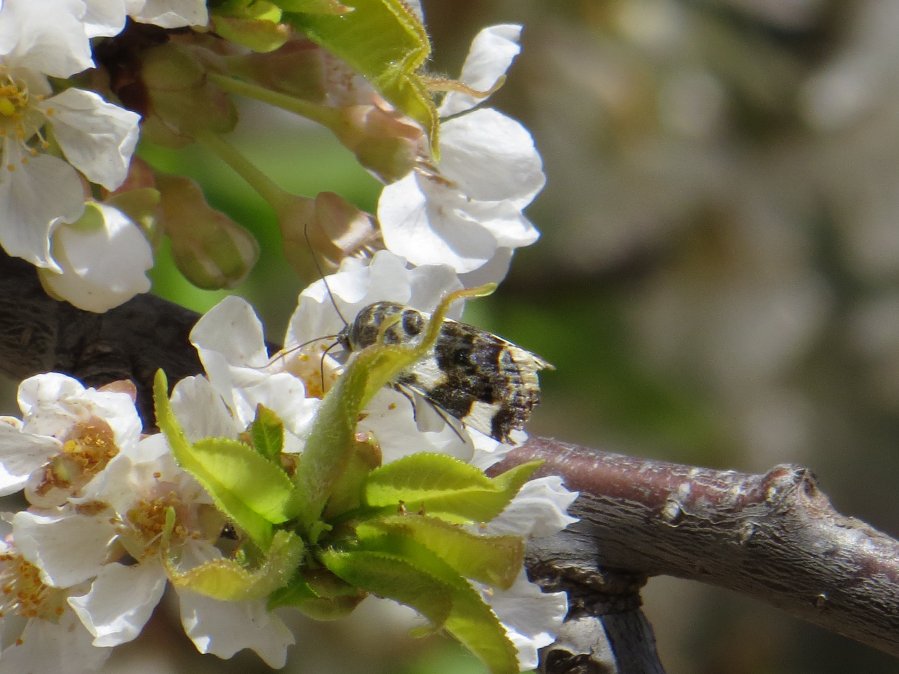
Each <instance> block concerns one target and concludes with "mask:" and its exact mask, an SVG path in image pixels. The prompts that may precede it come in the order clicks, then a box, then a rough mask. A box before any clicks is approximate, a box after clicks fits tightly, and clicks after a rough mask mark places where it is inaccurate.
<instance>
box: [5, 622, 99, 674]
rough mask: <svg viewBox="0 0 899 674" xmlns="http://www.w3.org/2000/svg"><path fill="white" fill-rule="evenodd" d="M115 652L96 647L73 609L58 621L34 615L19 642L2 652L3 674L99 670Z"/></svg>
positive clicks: (65, 673)
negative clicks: (38, 617) (41, 618)
mask: <svg viewBox="0 0 899 674" xmlns="http://www.w3.org/2000/svg"><path fill="white" fill-rule="evenodd" d="M110 653H112V649H111V648H97V647H95V646H94V645H93V644H92V643H91V635H90V633H89V632H88V631H87V630H86V629H84V627H83V626H82V625H81V624H80V623H79V622H78V617H77V616H76V615H75V614H74V613H73V612H72V611H65V612H64V613H63V614H62V616H60V618H59V622H50V621H49V620H40V619H37V618H34V619H31V620H29V621H28V623H27V624H26V625H25V628H24V629H23V630H22V634H21V637H20V638H19V640H18V641H17V642H16V641H14V642H13V643H12V644H10V645H9V646H7V647H6V648H4V649H3V652H2V654H0V674H46V673H47V672H53V673H54V674H86V673H87V672H99V671H100V669H101V667H102V666H103V663H104V662H105V661H106V659H107V658H108V657H109V655H110Z"/></svg>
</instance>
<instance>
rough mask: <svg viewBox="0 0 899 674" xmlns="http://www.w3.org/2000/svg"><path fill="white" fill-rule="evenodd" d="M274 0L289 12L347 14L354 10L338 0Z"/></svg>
mask: <svg viewBox="0 0 899 674" xmlns="http://www.w3.org/2000/svg"><path fill="white" fill-rule="evenodd" d="M273 2H274V3H275V4H276V5H278V6H279V7H280V8H281V9H283V10H284V11H287V12H308V13H309V14H346V13H347V12H352V11H353V8H352V7H348V6H347V5H346V4H344V3H342V2H338V1H337V0H273Z"/></svg>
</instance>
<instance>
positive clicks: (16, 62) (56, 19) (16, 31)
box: [0, 0, 94, 77]
mask: <svg viewBox="0 0 899 674" xmlns="http://www.w3.org/2000/svg"><path fill="white" fill-rule="evenodd" d="M83 13H84V4H83V2H82V0H41V1H40V2H34V0H5V1H4V2H3V4H2V6H0V54H2V56H3V59H4V60H5V61H6V62H7V65H10V66H18V67H24V68H31V69H33V70H37V71H40V72H42V73H44V74H46V75H51V76H53V77H69V76H70V75H74V74H75V73H79V72H81V71H82V70H85V69H87V68H90V67H92V66H93V65H94V62H93V60H92V59H91V49H90V43H89V42H88V39H87V35H86V34H85V32H84V27H83V24H82V23H81V17H82V15H83ZM51 19H52V20H51Z"/></svg>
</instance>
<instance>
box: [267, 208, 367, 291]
mask: <svg viewBox="0 0 899 674" xmlns="http://www.w3.org/2000/svg"><path fill="white" fill-rule="evenodd" d="M278 220H279V224H280V226H281V236H282V237H283V240H284V255H285V256H286V257H287V261H288V262H289V263H290V265H291V266H292V267H293V268H294V270H296V271H297V273H299V274H300V275H301V276H304V277H308V276H311V274H310V270H311V269H313V268H314V266H315V260H321V261H322V263H323V264H324V266H325V267H326V269H336V268H337V266H338V265H339V264H340V261H341V260H343V258H345V257H351V256H358V255H365V254H370V253H371V252H373V251H374V250H378V249H381V248H383V244H382V243H381V234H380V232H379V231H378V229H377V225H376V224H375V221H374V218H372V216H371V215H369V214H368V213H365V212H364V211H361V210H359V209H358V208H356V207H355V206H353V205H352V204H351V203H349V202H347V201H345V200H344V199H342V198H341V197H340V196H338V195H337V194H334V193H333V192H322V193H320V194H319V195H318V196H316V197H315V199H307V198H304V197H293V198H291V199H290V200H289V201H288V202H287V203H286V205H285V206H283V207H281V208H280V209H279V211H278ZM310 245H311V246H312V251H311V252H310V250H309V246H310ZM313 256H316V257H313Z"/></svg>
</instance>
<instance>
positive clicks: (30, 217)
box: [0, 138, 84, 271]
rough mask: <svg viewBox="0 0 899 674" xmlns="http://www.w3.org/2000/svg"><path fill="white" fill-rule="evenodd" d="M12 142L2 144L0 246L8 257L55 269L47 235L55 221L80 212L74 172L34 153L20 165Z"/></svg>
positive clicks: (81, 195)
mask: <svg viewBox="0 0 899 674" xmlns="http://www.w3.org/2000/svg"><path fill="white" fill-rule="evenodd" d="M22 159H23V156H22V150H21V148H20V147H19V145H18V144H17V143H16V142H15V141H14V140H12V139H11V138H6V139H5V140H4V142H3V161H4V164H6V165H7V167H9V166H12V170H10V169H9V168H7V169H6V170H3V171H2V174H0V244H2V245H3V248H4V249H5V250H6V252H7V253H9V254H10V255H14V256H15V257H21V258H22V259H24V260H27V261H28V262H31V263H32V264H34V265H36V266H38V267H46V268H47V269H53V270H54V271H60V268H59V266H58V265H57V264H56V263H55V262H54V261H53V259H52V258H51V257H50V234H51V233H52V231H53V229H54V227H55V226H56V224H57V223H58V222H59V221H61V220H62V221H66V222H73V221H75V220H77V219H78V218H79V217H80V216H81V212H82V211H83V210H84V193H83V191H82V188H81V181H80V180H79V178H78V173H77V172H76V171H75V169H73V168H72V166H71V165H70V164H68V163H66V162H64V161H63V160H62V159H59V158H57V157H51V156H50V155H46V154H39V155H37V156H36V157H30V158H28V160H27V161H24V162H23V161H22Z"/></svg>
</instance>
